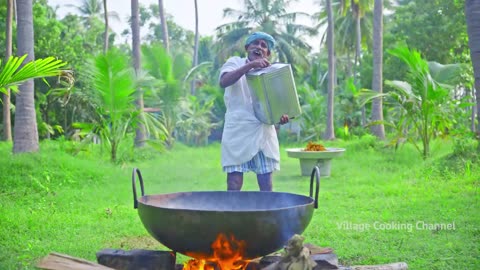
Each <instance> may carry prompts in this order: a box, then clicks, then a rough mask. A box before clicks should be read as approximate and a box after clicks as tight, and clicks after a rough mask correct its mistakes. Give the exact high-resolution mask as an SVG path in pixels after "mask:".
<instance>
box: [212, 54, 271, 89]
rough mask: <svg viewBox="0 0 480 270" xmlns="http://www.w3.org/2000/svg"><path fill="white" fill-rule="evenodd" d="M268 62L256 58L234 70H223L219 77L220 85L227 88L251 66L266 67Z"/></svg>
mask: <svg viewBox="0 0 480 270" xmlns="http://www.w3.org/2000/svg"><path fill="white" fill-rule="evenodd" d="M269 65H270V62H268V60H267V59H265V58H263V59H256V60H254V61H251V62H248V63H246V64H245V65H243V66H241V67H239V68H238V69H236V70H233V71H230V72H225V73H223V74H222V77H220V87H222V88H227V87H229V86H230V85H232V84H234V83H236V82H237V81H238V80H239V79H240V78H241V77H242V76H243V75H245V73H247V72H248V71H249V70H251V69H252V68H264V67H268V66H269Z"/></svg>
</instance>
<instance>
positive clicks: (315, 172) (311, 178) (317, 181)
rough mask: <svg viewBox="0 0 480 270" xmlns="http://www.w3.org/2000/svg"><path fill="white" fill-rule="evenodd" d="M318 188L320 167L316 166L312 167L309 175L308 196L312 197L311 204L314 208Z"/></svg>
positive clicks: (316, 205)
mask: <svg viewBox="0 0 480 270" xmlns="http://www.w3.org/2000/svg"><path fill="white" fill-rule="evenodd" d="M314 176H315V179H316V181H315V182H316V185H315V198H313V197H312V196H313V177H314ZM319 190H320V168H318V166H315V167H313V170H312V175H311V177H310V198H312V199H314V200H315V202H314V204H313V207H314V208H318V191H319Z"/></svg>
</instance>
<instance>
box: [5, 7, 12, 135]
mask: <svg viewBox="0 0 480 270" xmlns="http://www.w3.org/2000/svg"><path fill="white" fill-rule="evenodd" d="M6 20H7V21H6V24H5V26H6V33H5V43H6V48H5V59H9V58H10V56H11V55H12V23H13V0H7V17H6ZM3 140H5V141H11V140H12V123H11V119H10V89H9V88H7V89H6V93H4V94H3Z"/></svg>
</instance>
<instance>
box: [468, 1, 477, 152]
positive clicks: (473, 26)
mask: <svg viewBox="0 0 480 270" xmlns="http://www.w3.org/2000/svg"><path fill="white" fill-rule="evenodd" d="M465 16H466V19H467V32H468V45H469V46H470V57H471V58H472V64H473V74H474V76H475V99H476V102H477V106H476V107H477V127H476V133H477V139H478V140H480V128H479V127H478V125H480V1H479V0H466V1H465ZM479 148H480V144H479Z"/></svg>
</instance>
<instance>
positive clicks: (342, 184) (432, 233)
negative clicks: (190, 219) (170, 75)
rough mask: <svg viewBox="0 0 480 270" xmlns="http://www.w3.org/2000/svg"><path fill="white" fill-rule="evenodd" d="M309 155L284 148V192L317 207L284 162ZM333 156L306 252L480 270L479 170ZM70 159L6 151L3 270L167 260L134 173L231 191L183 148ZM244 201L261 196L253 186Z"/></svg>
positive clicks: (62, 151)
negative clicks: (136, 199) (46, 263)
mask: <svg viewBox="0 0 480 270" xmlns="http://www.w3.org/2000/svg"><path fill="white" fill-rule="evenodd" d="M301 146H302V144H291V145H288V146H286V145H282V149H281V155H282V162H281V170H280V171H279V172H276V173H275V174H274V191H281V192H291V193H296V194H302V195H308V192H309V179H308V177H305V176H300V166H299V164H298V160H297V159H292V158H289V157H287V154H286V151H285V148H287V147H301ZM329 146H330V145H329ZM331 146H336V147H345V148H346V149H347V150H346V152H345V154H344V156H342V157H340V158H336V159H334V160H333V162H332V172H331V177H329V178H322V179H321V188H320V195H319V208H318V209H317V210H315V212H314V215H313V218H312V221H311V223H310V224H309V226H308V227H307V229H306V230H305V232H304V233H303V235H304V236H305V237H306V242H309V243H313V244H316V245H319V246H325V247H331V248H333V249H334V250H335V253H336V254H337V255H338V257H339V260H340V262H341V264H343V265H358V264H382V263H390V262H399V261H403V262H406V263H407V264H408V265H409V269H480V262H479V257H480V246H479V243H480V213H479V210H478V209H480V204H479V198H480V197H479V186H480V166H479V165H480V162H479V161H478V159H476V160H475V159H470V158H463V159H462V158H458V157H457V158H452V157H451V156H450V155H449V154H450V153H452V149H453V144H452V143H451V142H449V141H436V142H435V143H434V145H433V146H432V152H433V156H432V158H431V159H429V160H427V161H423V160H422V159H421V158H420V155H419V154H418V153H417V152H416V151H415V150H414V148H413V147H411V146H409V145H404V146H403V147H400V148H399V149H398V150H397V151H394V150H392V149H390V148H385V147H383V146H382V145H381V144H380V143H378V142H375V140H372V139H371V138H367V139H361V140H360V139H359V140H356V141H349V142H342V141H336V142H332V143H331ZM70 148H71V146H70V144H69V143H67V142H44V143H42V144H41V151H40V152H39V153H38V154H33V155H32V154H29V155H15V156H14V155H12V154H11V145H9V144H7V143H0V155H1V156H2V157H3V158H2V162H1V164H0V171H1V172H2V173H1V176H0V269H34V265H35V263H36V262H37V261H38V259H40V258H41V257H43V256H45V255H47V254H48V253H49V252H52V251H55V252H60V253H65V254H69V255H72V256H76V257H81V258H84V259H87V260H92V261H94V260H95V252H97V251H99V250H101V249H103V248H119V249H133V248H147V249H163V250H165V249H166V248H165V247H163V246H162V245H161V244H159V243H158V242H156V240H154V239H153V238H152V237H150V236H149V235H148V233H147V232H146V230H145V228H144V227H143V225H142V224H141V221H140V219H139V217H138V214H137V212H136V210H135V209H134V208H133V194H132V187H131V174H132V169H133V168H134V167H137V168H139V169H140V170H141V172H142V174H143V178H144V182H145V191H146V194H147V195H148V194H160V193H171V192H182V191H197V190H198V191H200V190H225V188H226V183H225V175H224V173H223V172H222V171H221V169H220V154H219V153H220V146H219V144H212V145H209V146H207V147H201V148H192V147H187V146H184V145H181V144H179V143H177V144H176V145H175V147H174V149H172V150H171V151H169V152H166V153H162V154H156V153H153V152H151V151H149V150H143V151H138V152H136V153H135V159H131V158H124V159H123V161H122V162H120V163H119V164H111V163H110V162H109V161H107V160H105V158H104V156H105V155H101V153H100V152H99V151H97V150H96V149H94V150H92V151H84V152H81V153H79V154H77V155H75V156H74V155H72V154H70V152H71V151H70ZM123 155H125V156H128V152H124V153H123ZM134 160H136V161H134ZM138 160H141V161H138ZM244 190H257V185H256V180H255V176H254V175H253V174H247V175H246V178H245V185H244ZM184 259H185V257H179V260H184Z"/></svg>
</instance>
